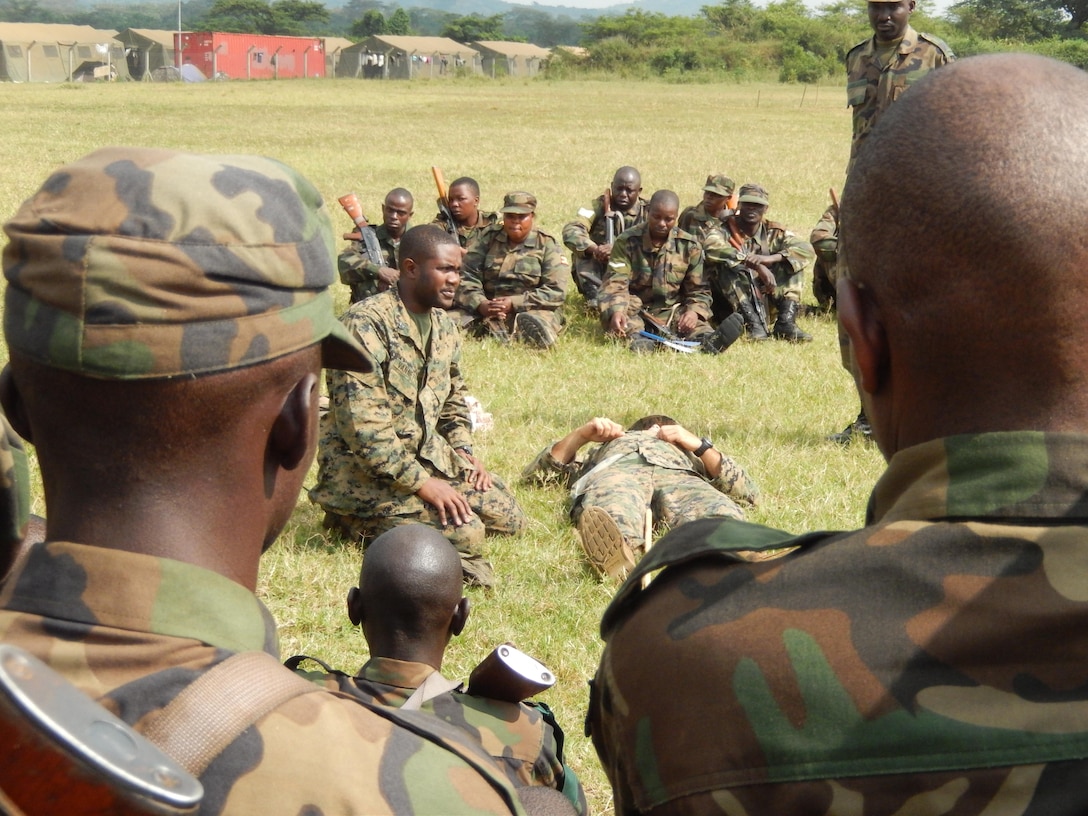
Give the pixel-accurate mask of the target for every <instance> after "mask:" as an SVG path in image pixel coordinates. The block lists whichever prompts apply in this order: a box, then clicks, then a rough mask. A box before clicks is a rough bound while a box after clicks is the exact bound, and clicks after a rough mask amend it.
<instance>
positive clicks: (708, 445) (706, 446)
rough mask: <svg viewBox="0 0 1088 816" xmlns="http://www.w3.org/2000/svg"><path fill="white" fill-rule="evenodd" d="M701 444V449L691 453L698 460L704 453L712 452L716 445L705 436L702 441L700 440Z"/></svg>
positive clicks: (698, 448)
mask: <svg viewBox="0 0 1088 816" xmlns="http://www.w3.org/2000/svg"><path fill="white" fill-rule="evenodd" d="M699 442H700V443H701V444H700V445H699V447H697V448H696V449H695V450H693V451H692V452H691V453H692V455H693V456H695V457H696V458H699V457H700V456H702V455H703V454H704V453H706V452H707V451H708V450H710V449H711V448H713V447H714V443H713V442H711V441H710V440H709V439H707V438H706V437H705V436H704V437H703V438H702V439H700V440H699Z"/></svg>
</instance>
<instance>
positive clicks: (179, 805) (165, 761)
mask: <svg viewBox="0 0 1088 816" xmlns="http://www.w3.org/2000/svg"><path fill="white" fill-rule="evenodd" d="M0 744H2V745H4V746H5V748H4V749H3V750H0V808H2V809H3V812H4V813H11V814H12V816H22V814H27V816H37V814H45V813H65V814H77V815H79V814H102V815H103V816H105V815H106V814H111V815H112V814H118V815H119V816H146V815H147V814H154V816H183V815H184V814H192V813H196V811H197V807H198V806H199V804H200V801H201V799H202V798H203V796H204V789H203V787H202V786H201V784H200V782H198V781H197V780H196V779H195V778H194V777H193V776H191V775H190V774H189V773H188V772H187V771H185V770H184V769H183V768H182V767H181V766H180V765H178V764H177V763H176V762H174V760H173V759H171V758H170V757H168V756H167V755H166V754H164V753H163V752H162V751H160V750H159V749H158V747H157V746H155V745H154V744H153V743H151V742H150V741H149V740H147V739H146V738H144V737H143V736H142V735H140V734H139V733H137V732H136V731H134V730H133V729H132V728H131V727H130V726H128V725H127V724H126V723H124V722H122V721H121V720H119V719H117V718H116V717H114V716H113V715H112V714H111V713H109V712H108V711H106V709H104V708H103V707H102V706H100V705H99V704H98V703H97V702H95V701H94V700H92V699H91V698H90V697H88V696H87V695H86V694H84V693H83V692H81V691H80V690H79V689H77V688H76V687H75V686H73V685H72V684H71V683H69V682H68V681H67V680H65V679H64V678H63V677H61V676H60V675H59V674H57V673H56V672H54V671H53V670H52V669H50V668H49V667H48V666H46V665H45V664H44V663H42V662H41V661H40V660H38V659H37V658H35V657H33V656H32V655H29V654H27V653H26V652H24V651H23V650H22V649H19V648H17V647H15V646H12V645H8V644H5V645H0Z"/></svg>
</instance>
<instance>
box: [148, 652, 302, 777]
mask: <svg viewBox="0 0 1088 816" xmlns="http://www.w3.org/2000/svg"><path fill="white" fill-rule="evenodd" d="M321 690H322V689H321V686H318V685H316V684H314V683H310V682H308V681H306V680H303V679H302V678H301V677H299V676H297V675H295V674H292V673H291V672H290V671H288V670H286V669H284V667H283V666H281V665H280V662H279V661H278V660H276V658H274V657H272V655H270V654H268V653H266V652H239V653H238V654H236V655H234V656H233V657H229V658H227V659H226V660H224V661H223V662H222V663H220V664H218V665H217V666H215V667H214V668H212V669H210V670H209V671H207V672H205V673H204V674H202V675H201V676H200V677H199V678H197V679H196V680H194V681H193V682H192V683H190V684H189V685H188V686H186V687H185V689H184V690H183V691H182V692H181V694H179V695H178V696H177V697H175V698H174V699H173V700H172V701H171V702H170V703H169V705H167V706H166V707H165V708H163V709H162V711H160V712H159V714H158V716H157V717H155V720H154V722H152V723H151V725H150V727H149V728H147V729H146V730H145V731H144V732H143V734H144V736H145V737H147V738H148V739H149V740H151V741H152V742H154V743H155V744H156V745H158V746H159V747H160V748H162V750H163V751H165V752H166V753H167V754H169V755H170V756H172V757H173V758H174V759H176V760H177V761H178V763H179V764H180V765H181V766H182V767H184V768H185V769H186V770H188V771H189V772H190V773H191V774H193V775H194V776H197V777H199V776H200V774H201V773H203V772H204V769H205V768H207V767H208V765H210V764H211V762H212V760H213V759H215V758H216V757H217V756H219V754H220V753H222V751H223V749H225V748H226V747H227V746H228V745H230V744H231V743H232V742H233V741H234V740H235V739H236V738H237V737H238V735H239V734H241V733H242V732H243V731H245V730H246V729H247V728H249V726H251V725H253V724H254V723H255V722H257V721H258V720H259V719H261V718H262V717H263V716H264V715H265V714H268V713H269V712H271V711H272V710H274V709H276V708H278V707H279V706H281V705H282V704H283V703H285V702H287V701H288V700H290V699H291V698H293V697H298V696H300V695H303V694H309V693H311V692H314V691H321Z"/></svg>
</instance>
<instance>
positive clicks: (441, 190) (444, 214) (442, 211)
mask: <svg viewBox="0 0 1088 816" xmlns="http://www.w3.org/2000/svg"><path fill="white" fill-rule="evenodd" d="M431 175H432V176H434V186H435V187H437V188H438V217H439V218H440V219H441V220H442V221H443V222H444V223H445V225H446V232H448V233H449V234H450V235H452V236H453V237H454V238H456V239H457V240H458V242H460V240H461V236H460V235H458V234H457V222H456V221H454V220H453V210H451V209H450V189H449V187H447V186H446V178H445V176H443V175H442V171H441V169H439V168H437V167H435V166H434V165H433V164H432V165H431Z"/></svg>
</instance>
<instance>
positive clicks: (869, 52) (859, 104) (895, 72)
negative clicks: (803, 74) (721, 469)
mask: <svg viewBox="0 0 1088 816" xmlns="http://www.w3.org/2000/svg"><path fill="white" fill-rule="evenodd" d="M868 7H869V24H870V25H871V26H872V29H873V36H872V37H871V38H869V39H868V40H864V41H863V42H860V43H858V44H857V45H856V46H854V47H853V48H852V49H851V50H850V52H849V53H847V55H846V97H847V103H848V104H849V105H850V107H851V109H852V110H853V135H852V137H851V141H850V163H849V165H847V168H846V172H847V174H848V175H849V173H850V168H852V167H853V166H854V161H855V160H856V159H857V155H858V148H860V147H861V145H862V143H863V142H864V141H865V139H866V138H867V137H868V135H869V133H870V131H871V130H872V129H873V127H874V126H875V125H876V123H877V122H879V121H880V118H881V117H882V116H883V115H884V113H885V112H886V111H887V110H888V109H889V107H890V106H891V104H892V102H894V101H896V100H897V99H899V98H900V97H901V96H902V95H903V94H904V93H906V91H907V89H908V88H909V87H910V86H911V85H913V84H914V83H915V82H917V81H918V80H920V79H922V77H924V76H925V75H926V74H928V73H929V72H930V71H932V70H934V69H936V68H940V67H941V66H943V65H947V64H949V63H951V62H953V61H954V60H955V59H956V55H955V54H953V53H952V49H951V48H949V47H948V45H947V44H946V43H945V42H944V41H943V40H940V39H938V38H937V37H934V36H932V35H930V34H919V33H918V32H917V31H915V30H914V28H912V27H911V25H910V15H911V14H913V13H914V0H895V2H887V0H884V1H883V2H878V0H870V2H869V3H868ZM843 340H844V338H843V337H841V336H840V338H839V341H840V343H841V342H843ZM842 354H843V363H844V365H845V362H846V360H847V356H848V352H847V351H846V350H844V351H843V352H842ZM871 434H872V430H871V428H870V426H869V419H868V417H866V416H865V411H864V409H862V410H861V411H859V412H858V416H857V419H855V420H854V421H853V422H851V423H850V424H849V425H847V426H846V427H845V428H844V429H843V430H842V431H840V432H838V433H833V434H831V435H830V436H829V437H828V439H829V440H831V441H833V442H838V443H840V444H843V445H845V444H848V443H849V442H850V441H851V440H852V439H854V438H861V439H868V438H869V437H870V436H871Z"/></svg>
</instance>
